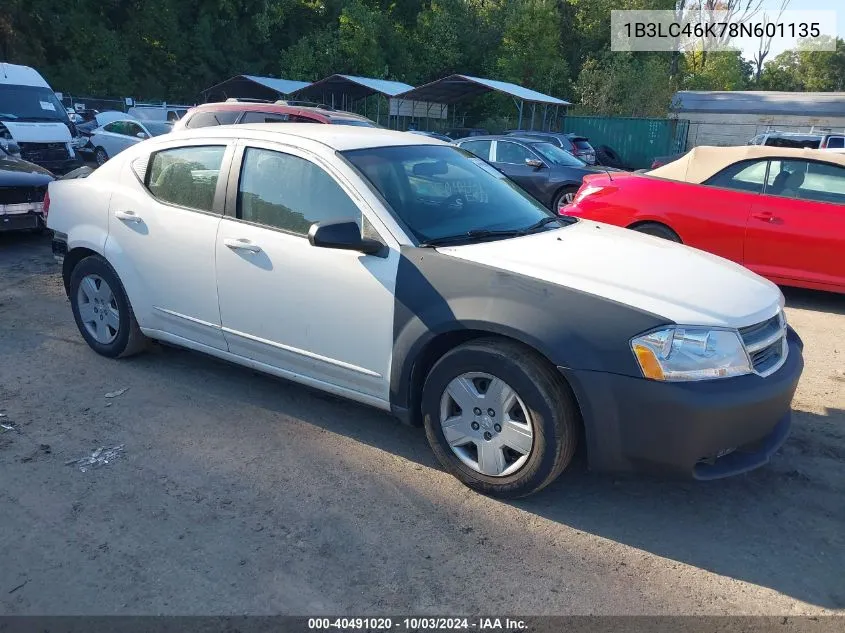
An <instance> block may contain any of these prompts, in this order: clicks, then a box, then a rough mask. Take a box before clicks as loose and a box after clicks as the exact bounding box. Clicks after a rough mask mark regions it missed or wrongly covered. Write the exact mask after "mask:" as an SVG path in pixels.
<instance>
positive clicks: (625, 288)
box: [45, 123, 827, 497]
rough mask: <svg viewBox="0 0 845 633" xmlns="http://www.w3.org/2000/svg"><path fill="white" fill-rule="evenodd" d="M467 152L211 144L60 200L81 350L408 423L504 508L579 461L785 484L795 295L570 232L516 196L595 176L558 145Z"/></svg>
mask: <svg viewBox="0 0 845 633" xmlns="http://www.w3.org/2000/svg"><path fill="white" fill-rule="evenodd" d="M470 143H477V145H469V144H470ZM459 144H460V147H455V146H454V145H451V144H447V143H444V142H442V141H440V140H437V139H435V138H431V137H429V136H426V135H422V134H408V133H403V132H393V131H388V130H384V129H373V128H371V127H370V128H367V127H360V126H339V127H328V126H326V125H310V124H309V125H303V124H297V123H291V124H289V125H267V124H249V123H245V124H242V125H238V126H210V127H204V128H202V129H191V128H190V127H188V128H187V129H183V130H178V131H174V132H172V133H170V134H167V135H162V136H158V137H154V138H151V139H147V140H145V141H144V142H142V143H138V144H135V145H132V146H130V147H128V148H127V149H125V150H124V151H123V152H121V153H119V154H117V156H115V157H114V158H112V159H111V160H109V161H108V162H106V163H105V164H104V165H103V166H101V167H100V168H98V169H97V170H96V171H94V172H93V173H92V174H91V175H90V176H88V178H85V179H64V180H58V181H54V182H52V183H51V184H50V185H49V194H48V198H47V201H46V202H47V204H46V205H45V212H46V211H48V212H49V214H48V226H49V227H50V228H51V229H52V230H53V231H54V237H53V250H54V253H55V254H56V256H57V258H58V259H59V260H60V261H61V262H62V276H63V279H64V284H65V289H66V291H67V293H68V297H69V299H70V306H71V310H72V313H73V317H74V319H75V321H76V324H77V326H78V328H79V331H80V334H81V336H82V338H83V339H84V340H85V341H86V342H87V343H88V345H89V346H90V347H91V348H92V349H93V350H94V351H96V352H97V353H99V354H102V355H104V356H108V357H120V356H130V355H132V354H135V353H138V352H141V351H142V350H143V349H144V348H145V347H146V345H147V344H148V342H149V341H150V340H152V339H155V340H160V341H165V342H168V343H170V344H175V345H179V346H183V347H187V348H189V349H193V350H197V351H200V352H203V353H206V354H209V355H212V356H216V357H218V358H222V359H225V360H228V361H231V362H234V363H237V364H241V365H244V366H246V367H250V368H252V369H255V370H259V371H262V372H266V373H269V374H273V375H276V376H279V377H282V378H286V379H289V380H292V381H295V382H299V383H302V384H305V385H309V386H311V387H314V388H317V389H321V390H324V391H327V392H329V393H332V394H335V395H338V396H342V397H346V398H349V399H352V400H355V401H358V402H361V403H364V404H368V405H371V406H374V407H377V408H379V409H383V410H385V411H389V412H392V413H393V414H395V415H396V416H398V417H399V418H400V419H401V420H404V421H406V422H408V423H411V424H416V425H421V426H423V427H424V429H425V433H426V436H427V438H428V441H429V443H430V445H431V447H432V450H433V451H434V454H435V455H436V456H437V458H438V460H439V461H440V462H441V463H442V464H443V466H444V467H445V468H446V469H447V470H448V471H449V472H451V473H453V474H454V475H455V476H456V477H457V478H458V479H460V480H461V481H462V482H464V483H465V484H466V485H468V486H470V487H471V488H473V489H475V490H478V491H481V492H483V493H486V494H492V495H497V496H502V497H514V496H522V495H526V494H530V493H533V492H535V491H537V490H539V489H541V488H543V487H544V486H546V485H548V484H549V483H550V482H552V481H554V480H555V479H556V478H557V476H558V475H559V474H560V473H561V472H562V471H563V470H564V469H566V468H567V466H568V465H569V464H570V462H571V461H572V458H573V456H574V454H575V450H576V447H577V445H578V444H579V442H583V443H584V445H585V453H586V456H587V459H588V462H589V464H590V467H591V468H592V469H594V470H603V471H620V470H621V471H624V470H658V471H663V472H669V473H672V474H676V475H682V476H686V477H693V478H696V479H714V478H718V477H724V476H728V475H732V474H735V473H740V472H745V471H747V470H749V469H752V468H755V467H758V466H760V465H762V464H764V463H765V462H767V461H768V460H769V458H770V457H771V456H772V455H773V454H774V453H775V452H776V451H777V450H778V448H779V447H780V446H781V444H782V443H783V442H784V440H785V439H786V437H787V435H788V433H789V429H790V402H791V400H792V396H793V393H794V391H795V389H796V385H797V382H798V379H799V377H800V375H801V372H802V368H803V360H802V343H801V340H800V338H799V337H798V336H797V334H796V333H795V332H794V331H793V330H792V329H791V328H790V327H789V326H788V325H787V323H786V317H785V314H784V311H783V304H784V299H783V295H782V294H781V292H780V291H779V289H778V288H777V286H775V285H774V284H773V283H771V282H770V281H767V280H765V279H764V278H762V277H760V276H758V275H756V274H754V273H752V272H751V271H749V270H747V269H746V268H743V267H741V266H740V265H738V264H736V263H732V262H729V261H727V260H725V259H721V258H719V257H715V256H713V255H709V254H706V253H704V252H702V251H699V250H695V249H691V248H688V247H685V246H683V245H681V244H672V243H670V242H667V241H661V240H658V239H655V238H654V237H651V236H648V235H642V234H638V233H637V232H634V231H629V230H625V229H622V228H617V227H612V226H609V225H608V224H599V223H596V222H593V221H591V220H586V219H578V218H575V217H572V216H568V215H558V214H557V213H555V212H553V211H551V210H550V209H549V208H548V206H547V203H543V202H541V201H540V200H539V197H540V194H538V197H534V196H532V195H530V194H529V193H527V192H526V190H525V189H523V187H521V186H520V185H519V184H518V182H517V181H515V180H512V179H511V178H509V177H507V176H506V175H505V174H503V173H502V171H503V170H506V169H510V168H513V169H514V170H518V169H524V170H527V171H528V172H531V174H536V173H542V174H543V177H544V178H546V179H547V180H549V181H551V180H552V179H559V178H561V176H560V175H559V174H562V173H563V172H562V171H559V170H563V169H564V168H572V169H577V170H581V172H585V173H586V172H587V171H589V170H590V168H588V167H586V166H585V165H584V164H583V163H582V162H581V161H578V164H577V165H567V164H566V163H567V162H572V161H577V160H578V159H576V158H574V157H573V156H571V155H569V154H568V153H566V152H564V151H563V150H562V149H561V148H560V147H559V146H557V145H555V144H552V143H548V142H546V141H544V140H543V139H538V138H525V137H520V136H513V135H512V136H499V137H490V136H487V137H475V138H467V139H464V140H462V141H459ZM467 148H468V149H471V150H472V151H466V150H467ZM485 153H486V160H482V159H481V158H479V156H485ZM526 159H527V160H528V161H530V162H526ZM487 161H489V162H487ZM767 165H768V163H767ZM494 166H495V167H494ZM496 167H498V168H499V169H497V168H496ZM688 167H689V169H691V170H692V171H690V172H689V173H690V174H696V176H695V178H698V177H699V176H701V175H702V174H703V173H704V172H703V170H702V169H699V168H695V167H693V166H691V165H688ZM664 169H665V168H664ZM674 169H675V171H674V172H673V174H674V177H675V178H678V180H679V181H680V180H682V179H681V178H680V173H681V171H683V173H684V174H685V175H686V174H687V170H686V168H685V169H684V170H681V169H680V168H679V167H677V166H676V167H675V168H674ZM766 170H767V171H766V173H767V174H768V167H767V168H766ZM716 171H717V172H718V171H719V170H716ZM787 171H788V172H789V173H790V174H791V173H792V171H791V170H790V169H787ZM514 174H515V178H519V177H520V176H519V175H518V174H517V172H516V171H514ZM815 177H816V176H815V175H814V178H815ZM786 178H787V179H788V180H789V183H787V184H789V185H790V186H796V182H797V177H792V176H791V175H788V176H787V177H786ZM823 178H826V176H824V177H823ZM532 179H533V176H532V177H531V178H529V179H528V180H524V182H533V180H532ZM689 179H690V180H693V178H692V176H690V177H689ZM585 180H586V184H585V185H584V187H583V188H582V190H581V191H582V195H581V196H580V198H576V201H575V202H576V204H577V203H578V202H579V201H588V200H590V198H591V197H593V198H594V199H595V200H596V201H599V200H600V199H601V197H602V194H601V193H600V192H599V193H596V194H595V195H594V196H591V195H590V194H589V187H593V188H595V187H596V186H597V183H598V182H601V183H603V186H604V187H605V188H606V189H607V192H608V193H609V194H612V192H613V189H612V188H613V187H614V186H616V185H615V184H614V183H620V182H621V183H624V182H626V181H630V182H635V181H638V180H642V181H648V182H656V183H664V182H668V177H665V178H661V177H660V176H659V175H658V176H648V177H642V178H640V177H639V176H635V175H629V174H626V173H624V172H611V173H600V172H598V173H597V172H595V171H589V175H587V176H586V178H585ZM574 181H575V178H573V182H574ZM825 182H827V181H826V180H825ZM678 186H696V185H692V184H686V183H683V184H682V183H680V182H679V183H678ZM798 186H799V187H800V184H799V185H798ZM708 191H709V190H708ZM542 192H543V193H542V195H543V196H545V198H546V200H547V201H548V200H557V199H558V198H559V194H558V193H557V190H556V189H554V188H553V187H551V186H549V187H546V188H544V189H542ZM702 195H704V192H703V193H702ZM688 198H689V196H688V197H687V198H686V199H684V200H683V201H682V202H681V201H680V200H678V199H676V200H677V201H676V204H677V205H679V206H680V207H683V206H685V205H686V204H688V202H689V200H688ZM551 206H554V204H552V205H551ZM599 206H600V205H598V204H597V205H595V208H596V209H598V208H599ZM564 208H565V209H569V208H570V207H564ZM682 232H683V231H682ZM679 420H682V421H683V424H679Z"/></svg>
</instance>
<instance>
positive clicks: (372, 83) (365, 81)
mask: <svg viewBox="0 0 845 633" xmlns="http://www.w3.org/2000/svg"><path fill="white" fill-rule="evenodd" d="M340 77H343V78H344V79H348V80H349V81H351V82H354V83H356V84H360V85H362V86H367V87H368V88H372V89H373V90H374V91H375V92H380V93H381V94H383V95H387V96H388V97H395V96H396V95H398V94H401V93H403V92H408V91H409V90H413V89H414V87H413V86H412V85H411V84H406V83H402V82H401V81H389V80H387V79H373V78H372V77H356V76H355V75H340Z"/></svg>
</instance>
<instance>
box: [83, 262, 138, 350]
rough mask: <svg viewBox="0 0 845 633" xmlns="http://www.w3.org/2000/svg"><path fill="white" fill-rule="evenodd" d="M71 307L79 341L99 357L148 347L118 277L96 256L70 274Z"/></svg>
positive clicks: (108, 265)
mask: <svg viewBox="0 0 845 633" xmlns="http://www.w3.org/2000/svg"><path fill="white" fill-rule="evenodd" d="M83 283H84V284H85V288H84V289H83V290H82V291H80V287H81V286H82V285H83ZM103 283H105V284H106V287H105V288H104V287H103ZM91 284H94V285H93V286H92V285H91ZM92 304H93V305H92ZM70 305H71V309H72V310H73V318H74V320H75V321H76V326H77V327H78V328H79V332H80V334H82V338H84V339H85V342H86V343H88V345H89V346H90V347H91V349H93V350H94V351H95V352H97V353H98V354H101V355H102V356H108V357H109V358H119V357H125V356H132V355H133V354H137V353H138V352H140V351H142V350H144V349H145V348H146V347H147V345H148V344H149V339H148V338H147V337H146V336H144V335H143V334H142V333H141V329H140V328H139V327H138V322H137V321H136V320H135V313H134V312H133V311H132V306H131V304H130V303H129V299H128V297H127V296H126V290H125V289H124V288H123V284H122V283H120V279H119V278H118V276H117V273H116V272H115V271H114V269H113V268H112V267H111V265H110V264H109V263H108V262H107V261H106V260H105V259H103V258H102V257H100V256H99V255H92V256H90V257H86V258H85V259H83V260H81V261H80V262H79V263H78V264H77V265H76V267H75V268H74V269H73V271H72V272H71V274H70ZM83 314H84V315H85V316H83ZM92 320H93V325H92Z"/></svg>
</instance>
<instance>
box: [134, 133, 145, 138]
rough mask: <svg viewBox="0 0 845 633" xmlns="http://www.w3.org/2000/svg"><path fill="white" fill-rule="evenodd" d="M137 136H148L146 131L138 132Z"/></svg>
mask: <svg viewBox="0 0 845 633" xmlns="http://www.w3.org/2000/svg"><path fill="white" fill-rule="evenodd" d="M135 136H137V137H138V138H147V134H146V132H138V133H137V134H136V135H135Z"/></svg>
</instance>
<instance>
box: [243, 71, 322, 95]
mask: <svg viewBox="0 0 845 633" xmlns="http://www.w3.org/2000/svg"><path fill="white" fill-rule="evenodd" d="M241 77H246V78H247V79H249V80H250V81H254V82H255V83H257V84H261V85H262V86H266V87H267V88H270V89H271V90H275V91H276V92H280V93H281V94H283V95H290V94H293V93H295V92H299V91H300V90H302V89H303V88H305V87H306V86H310V85H311V84H310V83H308V82H307V81H294V80H293V79H276V78H275V77H256V76H255V75H241Z"/></svg>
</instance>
